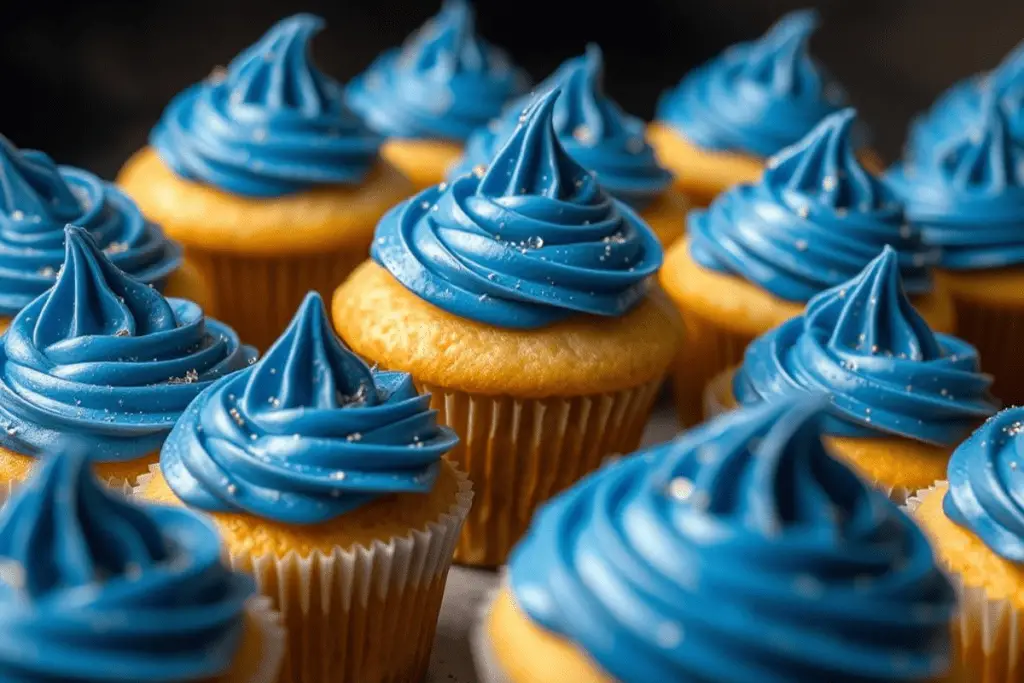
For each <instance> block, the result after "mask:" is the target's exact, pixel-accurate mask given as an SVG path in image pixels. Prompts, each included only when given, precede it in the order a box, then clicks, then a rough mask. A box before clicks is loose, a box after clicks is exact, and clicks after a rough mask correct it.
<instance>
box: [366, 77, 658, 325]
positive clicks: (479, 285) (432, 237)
mask: <svg viewBox="0 0 1024 683" xmlns="http://www.w3.org/2000/svg"><path fill="white" fill-rule="evenodd" d="M557 97H558V90H553V91H551V92H550V93H548V94H546V95H544V96H543V97H540V98H538V99H537V100H536V101H535V102H534V104H533V105H532V106H531V109H530V110H528V111H527V112H526V113H525V114H524V115H523V122H522V123H521V124H520V125H519V127H518V128H517V129H516V132H515V133H514V134H513V135H512V137H511V138H510V139H509V140H508V141H507V142H506V143H505V145H504V147H502V148H501V150H500V151H499V152H498V154H497V155H496V156H495V158H494V161H493V162H492V163H491V165H490V167H489V168H488V169H487V171H486V173H484V174H483V176H482V177H480V176H477V175H476V174H470V175H467V176H462V177H460V178H458V179H456V180H455V181H454V182H452V183H451V184H450V185H448V184H445V183H442V184H441V185H439V186H437V187H434V188H430V189H427V190H425V191H423V192H421V193H420V194H418V195H415V196H414V197H411V198H410V199H408V200H406V201H405V202H403V203H402V204H399V205H398V206H396V207H395V208H394V209H392V210H391V211H390V212H388V213H387V214H385V216H384V217H383V218H382V219H381V221H380V223H379V224H378V225H377V233H376V234H377V237H376V239H375V240H374V243H373V246H372V248H371V255H372V256H373V258H374V259H375V260H376V261H377V262H378V263H380V264H381V265H382V266H383V267H384V268H386V269H387V270H388V271H389V272H390V273H391V274H392V275H393V276H394V277H395V279H397V280H398V281H399V282H401V283H402V285H404V286H405V287H406V288H407V289H409V290H410V291H411V292H413V293H414V294H416V295H417V296H419V297H421V298H422V299H424V300H425V301H428V302H430V303H431V304H434V305H435V306H438V307H440V308H443V309H445V310H446V311H449V312H450V313H453V314H455V315H458V316H461V317H463V318H469V319H472V320H476V321H478V322H482V323H485V324H488V325H495V326H498V327H510V328H523V329H529V328H537V327H543V326H545V325H549V324H552V323H555V322H558V321H559V320H563V319H565V318H568V317H569V316H571V315H573V314H576V313H589V314H592V315H601V316H621V315H624V314H625V313H626V312H628V311H629V310H630V309H631V308H633V307H634V306H636V305H637V304H638V303H640V301H642V300H643V298H644V297H645V295H646V292H647V286H648V285H647V282H646V279H647V277H648V276H650V275H653V274H654V273H655V272H656V271H657V269H658V268H659V267H660V266H661V262H662V258H663V253H662V249H661V245H660V244H659V243H658V240H657V238H656V237H655V236H654V233H652V232H651V230H650V228H648V227H647V225H646V224H645V223H643V221H642V220H640V218H639V217H638V216H637V215H636V214H635V213H633V211H632V210H630V209H629V208H628V207H626V206H625V205H624V204H621V203H619V202H617V201H615V200H614V199H612V198H610V197H609V196H608V195H607V194H605V193H604V191H603V190H602V189H601V188H600V186H599V185H598V183H597V180H596V179H595V178H594V177H593V176H592V175H591V174H590V173H588V172H587V171H585V170H583V168H581V167H580V166H579V164H577V163H576V162H575V161H573V160H572V158H571V157H570V156H569V155H568V154H567V153H566V151H565V150H564V149H563V148H562V146H561V144H560V143H559V141H558V138H557V136H556V135H555V131H554V128H553V127H552V124H551V118H552V114H553V109H554V105H555V101H556V98H557Z"/></svg>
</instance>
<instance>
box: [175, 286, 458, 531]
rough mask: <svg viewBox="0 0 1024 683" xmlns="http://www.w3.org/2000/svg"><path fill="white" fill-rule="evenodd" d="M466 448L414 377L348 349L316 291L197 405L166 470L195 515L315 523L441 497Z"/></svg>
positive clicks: (178, 430)
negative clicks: (253, 358) (442, 474)
mask: <svg viewBox="0 0 1024 683" xmlns="http://www.w3.org/2000/svg"><path fill="white" fill-rule="evenodd" d="M457 442H458V438H457V437H456V436H455V433H454V432H452V431H451V430H450V429H448V428H447V427H439V426H438V424H437V411H435V410H432V409H431V408H430V394H417V393H416V387H415V386H414V385H413V381H412V378H411V377H410V376H409V375H408V374H406V373H404V372H379V371H377V370H371V369H370V368H368V367H367V366H366V364H365V363H363V361H362V360H360V359H359V357H358V356H356V355H355V354H354V353H352V351H350V350H349V349H347V348H346V347H345V346H343V345H342V343H341V342H340V341H339V340H338V338H337V337H336V336H335V334H334V332H333V331H332V329H331V323H330V320H329V319H328V318H327V313H326V311H325V310H324V306H323V301H322V300H321V299H320V295H319V294H316V293H313V292H311V293H310V294H309V295H307V296H306V300H305V301H304V302H303V303H302V306H301V307H300V308H299V311H298V313H296V315H295V319H294V320H293V321H292V323H291V325H289V327H288V329H287V330H286V331H285V333H284V335H282V336H281V338H280V339H278V340H277V342H276V343H275V344H274V345H273V346H272V347H271V349H270V350H269V351H268V352H267V354H266V356H264V357H263V358H262V359H261V360H260V361H259V362H258V363H256V364H255V365H254V366H252V367H251V368H249V369H247V370H244V371H242V372H240V373H238V374H236V375H233V376H231V377H227V378H225V379H223V380H221V381H220V382H218V383H216V384H214V385H213V386H212V387H210V389H208V390H207V391H205V392H204V393H203V394H202V395H201V396H200V397H199V398H198V399H197V400H196V401H195V403H193V404H192V406H191V407H190V408H189V409H188V411H187V412H186V413H185V415H184V416H183V417H182V418H181V420H180V421H179V422H178V424H177V425H176V426H175V428H174V431H173V432H172V433H171V435H170V437H168V439H167V442H166V443H165V444H164V448H163V451H162V452H161V454H160V469H161V471H162V472H163V474H164V477H165V478H166V479H167V483H168V484H169V485H170V487H171V488H172V489H173V490H174V492H175V493H176V494H177V495H178V497H179V498H181V499H182V500H183V501H185V502H186V503H188V504H189V505H190V506H192V507H195V508H200V509H203V510H208V511H214V512H245V513H249V514H252V515H256V516H258V517H262V518H264V519H271V520H275V521H278V522H285V523H290V524H313V523H316V522H321V521H325V520H329V519H333V518H335V517H338V516H340V515H343V514H345V513H346V512H349V511H350V510H353V509H355V508H357V507H359V506H360V505H364V504H365V503H368V502H370V501H372V500H374V499H375V498H377V497H379V496H381V495H384V494H388V493H401V492H414V493H425V492H427V491H430V490H431V489H432V488H433V486H434V482H435V480H436V478H437V472H438V467H439V463H440V460H441V457H442V456H443V455H444V454H445V453H447V452H448V451H450V450H451V449H452V448H454V447H455V445H456V443H457Z"/></svg>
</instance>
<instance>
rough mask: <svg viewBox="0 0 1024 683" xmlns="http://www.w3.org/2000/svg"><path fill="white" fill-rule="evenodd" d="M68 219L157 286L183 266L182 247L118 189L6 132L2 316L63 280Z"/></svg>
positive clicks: (1, 194) (2, 151)
mask: <svg viewBox="0 0 1024 683" xmlns="http://www.w3.org/2000/svg"><path fill="white" fill-rule="evenodd" d="M68 223H74V224H75V225H80V226H81V227H82V228H84V229H85V230H86V231H88V232H89V233H90V234H91V235H92V237H93V239H94V240H96V242H97V244H98V245H99V246H100V247H101V248H102V249H103V250H104V251H106V252H107V254H108V255H109V257H110V259H111V260H112V261H113V262H114V264H115V265H117V266H118V267H119V268H121V269H122V270H124V271H126V272H128V273H130V274H131V275H132V276H133V277H135V278H137V279H139V280H142V281H143V282H146V283H148V284H152V285H154V286H156V287H157V288H158V289H162V288H163V286H164V285H165V284H166V281H167V277H168V276H169V275H170V274H171V273H172V272H174V271H175V270H177V268H178V267H179V266H180V265H181V260H182V256H181V247H180V246H178V245H177V244H176V243H174V242H171V241H170V240H168V239H167V238H166V237H165V236H164V233H163V231H162V230H161V229H160V227H159V226H157V225H156V224H154V223H150V222H149V221H147V220H146V219H145V218H144V217H143V215H142V212H141V211H139V209H138V207H137V206H136V205H135V203H134V202H132V200H130V199H129V198H128V197H127V196H126V195H125V194H124V193H122V192H121V191H120V190H118V189H117V188H116V187H114V186H113V185H111V184H110V183H108V182H105V181H103V180H101V179H100V178H98V177H96V176H95V175H93V174H91V173H89V172H88V171H83V170H82V169H79V168H73V167H71V166H57V164H55V163H54V162H53V160H52V159H50V157H48V156H47V155H45V154H43V153H42V152H37V151H34V150H21V149H18V148H17V147H15V146H14V145H13V144H12V143H11V142H10V140H8V139H7V138H5V137H3V136H2V135H0V316H6V317H13V316H14V315H15V314H16V313H17V312H18V311H20V310H21V309H22V308H24V307H25V306H27V305H28V303H29V302H30V301H32V300H33V299H35V298H36V297H37V296H39V295H40V294H42V293H43V292H45V291H46V290H47V289H49V288H50V286H52V285H53V283H54V282H55V281H56V276H57V270H58V269H59V268H60V265H61V264H62V263H63V262H64V226H65V225H66V224H68Z"/></svg>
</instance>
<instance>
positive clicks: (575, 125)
mask: <svg viewBox="0 0 1024 683" xmlns="http://www.w3.org/2000/svg"><path fill="white" fill-rule="evenodd" d="M603 81H604V60H603V58H602V55H601V50H600V48H598V47H597V45H588V46H587V51H586V54H584V55H583V56H580V57H574V58H573V59H570V60H569V61H567V62H566V63H565V64H563V65H562V66H561V67H559V69H558V70H557V71H556V72H555V73H554V74H553V75H552V76H551V77H550V78H549V79H548V80H546V81H545V82H544V83H542V84H541V85H540V86H539V87H538V88H536V90H535V92H538V93H547V92H549V91H551V90H553V89H554V88H556V87H559V88H561V92H562V94H561V96H560V97H559V98H558V100H557V101H556V102H555V105H554V110H553V112H552V117H551V118H552V123H553V124H554V128H555V134H556V135H557V136H558V141H559V142H560V143H561V144H562V147H563V148H564V149H565V151H566V152H568V153H569V156H571V157H572V158H573V159H574V160H576V162H577V163H579V165H580V166H582V167H583V168H585V169H587V170H588V171H591V172H592V173H593V174H594V175H595V176H596V177H597V179H598V182H599V183H600V184H601V187H603V188H604V190H605V191H606V192H608V193H609V194H610V195H612V196H613V197H615V198H616V199H619V200H621V201H624V202H626V203H627V204H629V205H630V206H632V207H633V208H635V209H642V208H644V207H645V206H647V205H648V204H650V203H651V202H652V201H653V200H654V199H655V198H657V197H658V196H659V195H661V194H662V193H664V192H665V191H666V190H667V189H668V188H669V187H670V186H671V184H672V175H671V174H670V173H669V172H668V171H666V170H665V169H663V168H662V167H661V166H659V165H658V162H657V160H656V159H655V158H654V150H653V149H652V148H651V146H650V145H649V144H647V141H646V140H645V139H644V123H643V121H641V120H640V119H637V118H635V117H633V116H630V115H628V114H626V113H625V112H623V111H622V109H620V108H619V106H618V105H617V104H616V103H615V102H613V101H612V100H611V99H609V98H608V97H607V96H606V95H605V94H604V83H603ZM532 99H534V98H533V97H532V96H531V97H530V98H529V99H526V100H525V101H524V100H519V101H518V102H517V105H518V106H515V107H510V108H509V110H508V111H507V112H506V113H505V114H504V115H503V116H502V117H501V118H500V119H498V120H496V121H493V122H492V123H491V124H489V125H488V126H486V127H484V128H480V129H478V130H477V131H476V132H475V133H473V135H472V136H471V137H470V138H469V141H468V142H467V143H466V153H465V156H464V157H463V159H462V161H461V162H460V163H459V164H458V165H457V166H456V167H455V168H454V169H453V170H452V172H451V175H450V178H451V179H455V178H457V177H458V176H460V175H465V174H466V173H470V172H477V173H478V174H482V173H483V172H484V169H486V168H487V167H488V166H489V165H490V163H491V160H492V159H493V158H494V157H495V155H496V153H497V152H498V150H499V149H500V148H501V147H502V145H503V144H504V143H505V141H507V140H508V138H510V137H511V136H512V135H513V134H514V132H515V130H516V129H517V128H518V127H519V124H520V123H521V120H522V117H523V112H524V111H525V109H526V108H527V107H528V106H529V104H530V102H531V101H532Z"/></svg>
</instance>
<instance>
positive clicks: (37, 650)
mask: <svg viewBox="0 0 1024 683" xmlns="http://www.w3.org/2000/svg"><path fill="white" fill-rule="evenodd" d="M91 456H92V451H91V448H90V447H89V446H88V444H84V443H80V442H78V441H72V442H69V443H68V444H66V445H61V446H58V447H57V448H55V449H54V450H50V451H49V452H48V453H47V455H46V458H45V459H44V460H43V461H41V462H40V464H39V465H38V466H37V467H36V469H35V471H34V473H33V476H32V478H31V479H30V480H29V482H28V483H27V484H26V485H25V486H23V487H21V488H20V489H19V490H18V491H17V492H15V493H14V495H13V497H11V498H10V499H9V500H8V499H7V494H8V493H9V491H8V489H7V488H3V489H0V490H2V494H0V495H2V496H3V499H4V508H3V512H2V513H0V568H2V571H0V634H3V642H4V646H3V648H0V678H2V679H3V680H5V681H26V682H27V681H61V682H62V683H97V682H98V681H104V682H108V681H109V682H111V683H112V682H113V681H134V682H135V683H166V682H167V681H181V682H183V683H184V682H186V681H189V682H192V683H276V681H277V675H278V672H279V670H280V668H281V656H282V654H283V652H284V632H283V630H282V628H281V625H280V619H279V615H278V614H277V613H275V612H272V611H271V610H270V607H269V601H268V600H265V599H262V598H255V597H254V593H255V591H254V587H253V583H252V580H251V579H249V578H248V577H246V576H243V575H242V574H237V573H235V572H232V571H231V570H230V569H229V568H228V567H226V566H225V565H224V564H223V560H222V559H221V543H220V539H219V538H218V537H217V532H216V530H215V529H214V528H213V526H212V525H210V524H209V523H208V522H206V521H204V520H203V519H202V518H201V517H200V516H199V515H196V514H193V513H190V512H187V511H185V510H182V509H174V508H168V507H155V506H140V505H138V504H135V503H133V502H130V501H128V500H126V499H125V498H124V497H123V495H122V494H121V493H120V492H117V491H110V490H107V489H105V487H104V486H102V485H101V484H100V483H99V482H98V481H96V478H95V477H94V476H93V474H92V473H91V472H90V468H89V461H90V459H91Z"/></svg>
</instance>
